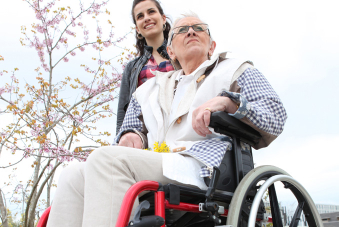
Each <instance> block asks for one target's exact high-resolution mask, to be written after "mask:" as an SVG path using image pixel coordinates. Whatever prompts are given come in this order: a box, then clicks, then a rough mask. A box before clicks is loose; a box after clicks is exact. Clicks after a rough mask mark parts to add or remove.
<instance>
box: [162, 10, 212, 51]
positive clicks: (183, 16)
mask: <svg viewBox="0 0 339 227" xmlns="http://www.w3.org/2000/svg"><path fill="white" fill-rule="evenodd" d="M186 17H195V18H197V19H199V20H201V19H200V17H199V16H198V14H196V13H194V12H192V11H190V12H189V13H184V14H181V16H180V17H178V18H177V19H175V21H174V23H173V26H172V27H171V30H170V31H169V33H168V34H169V37H170V38H169V39H168V41H167V46H169V42H170V41H171V40H170V39H171V37H172V31H173V28H175V27H176V25H177V24H178V22H179V21H180V20H182V19H184V18H186ZM201 22H202V23H204V24H207V23H206V22H205V21H202V20H201ZM212 42H213V38H212V35H211V31H210V44H212ZM170 46H172V42H171V45H170Z"/></svg>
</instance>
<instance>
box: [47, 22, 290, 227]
mask: <svg viewBox="0 0 339 227" xmlns="http://www.w3.org/2000/svg"><path fill="white" fill-rule="evenodd" d="M168 42H169V43H168V47H167V50H168V53H169V55H170V57H171V59H172V61H173V62H174V64H175V65H176V67H177V69H178V70H177V71H175V72H168V73H160V72H154V73H155V77H154V78H152V79H150V80H148V81H147V82H146V83H144V84H143V85H142V86H140V87H139V88H138V89H137V90H136V92H135V93H134V95H133V97H132V99H131V101H130V104H129V107H128V110H127V113H126V116H125V119H124V122H123V125H122V127H121V129H120V132H119V134H118V135H117V137H116V144H118V145H119V146H112V147H102V148H99V149H97V150H95V151H94V152H93V153H92V154H91V155H90V156H89V158H88V160H87V162H86V163H82V164H79V165H75V166H71V167H69V168H66V169H65V170H64V171H63V173H62V175H61V176H60V182H59V186H58V190H57V192H56V194H55V197H54V202H53V206H52V210H51V215H50V219H49V222H48V226H49V227H50V226H115V222H116V219H117V217H118V213H119V208H120V205H121V202H122V199H123V196H124V194H125V192H126V191H127V190H128V188H129V187H130V186H131V185H133V184H134V183H136V182H138V181H141V180H153V181H158V182H160V183H162V184H167V183H176V184H181V185H190V186H195V187H198V188H201V189H205V188H206V185H205V183H204V181H203V177H206V176H209V175H210V174H211V171H212V168H213V166H219V165H220V162H221V160H222V158H223V156H224V154H225V152H226V151H227V150H228V149H230V148H231V146H232V145H231V143H230V142H228V141H229V140H227V139H225V136H221V135H220V134H217V133H215V132H213V130H211V129H209V128H208V125H209V121H210V114H211V112H214V111H225V112H227V113H229V114H230V115H232V116H234V117H236V118H238V119H241V120H242V121H243V122H245V123H247V124H249V125H251V126H252V127H253V128H255V129H256V130H257V131H259V132H260V133H261V135H262V141H260V143H259V144H258V147H256V148H257V149H258V148H261V147H265V146H267V145H269V143H270V142H272V141H273V140H274V139H275V138H276V137H277V136H278V135H279V134H280V133H281V132H282V130H283V126H284V123H285V120H286V113H285V109H284V107H283V105H282V103H281V101H280V99H279V98H278V96H277V94H276V93H275V92H274V90H273V89H272V87H271V86H270V84H269V83H268V82H267V80H266V79H265V77H264V76H263V75H262V74H261V73H260V72H259V71H258V70H257V69H255V68H254V67H253V65H252V63H251V62H249V61H243V60H237V59H227V58H225V54H221V55H216V56H214V57H212V58H211V56H212V54H213V52H214V49H215V46H216V43H215V42H214V41H213V40H212V38H211V36H210V31H209V29H208V25H207V24H205V23H203V22H202V21H201V20H200V19H199V18H198V17H197V16H195V15H190V16H184V17H183V18H180V19H178V20H177V21H176V22H175V24H174V26H173V30H172V32H171V37H170V39H169V41H168ZM155 142H158V143H162V142H166V143H167V145H168V146H169V148H170V151H171V152H170V153H156V152H153V151H150V150H144V149H145V148H152V145H153V144H154V143H155ZM65 210H68V212H65Z"/></svg>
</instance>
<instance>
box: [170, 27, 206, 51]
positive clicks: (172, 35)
mask: <svg viewBox="0 0 339 227" xmlns="http://www.w3.org/2000/svg"><path fill="white" fill-rule="evenodd" d="M199 24H203V25H207V29H205V30H203V31H196V30H194V28H193V26H195V25H199ZM199 24H193V25H185V26H178V27H175V28H180V27H188V29H187V32H188V31H189V30H190V28H192V29H193V31H196V32H204V31H206V30H207V31H208V35H209V36H210V37H211V33H210V29H209V26H208V24H205V23H199ZM175 28H173V29H172V34H171V38H170V41H169V43H168V46H170V45H171V44H172V40H173V37H174V34H184V33H187V32H181V33H179V32H178V33H174V29H175Z"/></svg>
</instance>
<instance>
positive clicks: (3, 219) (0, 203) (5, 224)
mask: <svg viewBox="0 0 339 227" xmlns="http://www.w3.org/2000/svg"><path fill="white" fill-rule="evenodd" d="M4 199H5V197H4ZM0 210H1V222H2V226H3V227H8V219H7V210H6V207H5V203H4V200H3V199H2V191H1V188H0Z"/></svg>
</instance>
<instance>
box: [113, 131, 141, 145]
mask: <svg viewBox="0 0 339 227" xmlns="http://www.w3.org/2000/svg"><path fill="white" fill-rule="evenodd" d="M118 145H119V146H124V147H132V148H138V149H142V147H143V145H142V140H141V138H140V136H139V135H138V134H136V133H134V132H128V133H126V134H124V135H123V136H122V137H121V138H120V140H119V144H118Z"/></svg>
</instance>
